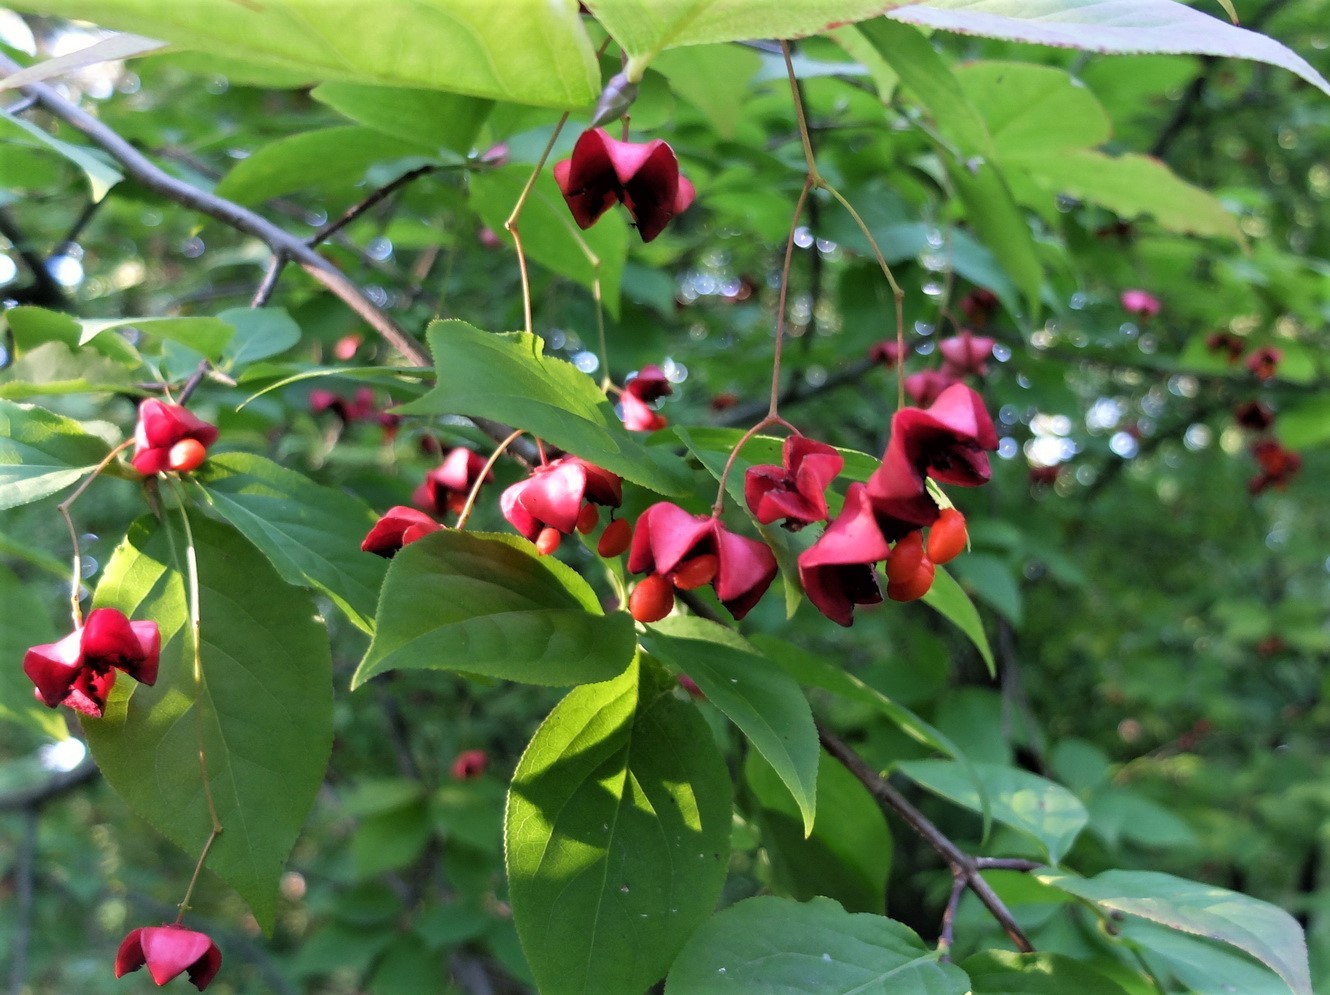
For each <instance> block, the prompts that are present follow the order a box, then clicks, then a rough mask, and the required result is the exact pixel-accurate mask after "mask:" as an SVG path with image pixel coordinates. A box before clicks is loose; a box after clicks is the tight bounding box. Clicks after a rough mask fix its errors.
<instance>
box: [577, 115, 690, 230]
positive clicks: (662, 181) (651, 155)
mask: <svg viewBox="0 0 1330 995" xmlns="http://www.w3.org/2000/svg"><path fill="white" fill-rule="evenodd" d="M554 181H555V182H556V183H557V184H558V185H559V190H560V191H561V192H562V193H563V199H564V200H565V201H566V202H567V203H568V210H569V211H571V212H572V215H573V220H575V221H576V222H577V224H578V227H580V228H590V227H591V226H592V225H594V224H595V223H596V221H597V220H599V218H600V216H601V215H602V214H604V213H605V212H606V211H608V210H609V209H610V208H611V207H613V206H614V205H615V204H616V203H621V204H623V206H624V207H626V208H627V209H628V213H629V214H630V215H631V216H632V218H633V223H634V224H635V225H637V231H638V234H640V235H641V236H642V241H643V242H650V241H651V240H652V239H653V238H655V237H656V236H657V235H659V234H660V233H661V232H662V231H664V229H665V226H666V225H667V224H669V223H670V219H671V218H673V217H674V216H675V215H676V214H682V213H683V212H684V211H686V210H687V209H688V207H689V205H690V204H692V202H693V198H694V197H695V196H696V194H695V192H694V190H693V185H692V184H691V183H689V182H688V181H687V180H686V179H684V177H683V176H681V175H680V174H679V160H678V158H676V157H675V155H674V149H672V148H670V146H669V145H668V144H667V143H666V142H663V141H661V140H660V139H655V140H653V141H650V142H621V141H618V140H617V139H614V138H611V137H610V136H609V134H608V133H606V131H605V129H604V128H592V129H591V130H589V131H584V132H582V134H581V136H580V137H579V138H578V139H577V144H576V145H574V146H573V155H572V158H571V159H565V160H563V161H562V162H557V163H555V164H554Z"/></svg>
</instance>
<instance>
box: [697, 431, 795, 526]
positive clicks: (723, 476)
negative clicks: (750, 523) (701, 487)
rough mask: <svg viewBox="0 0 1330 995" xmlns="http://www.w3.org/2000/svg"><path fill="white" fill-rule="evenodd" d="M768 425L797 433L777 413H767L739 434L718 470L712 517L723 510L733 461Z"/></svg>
mask: <svg viewBox="0 0 1330 995" xmlns="http://www.w3.org/2000/svg"><path fill="white" fill-rule="evenodd" d="M768 425H782V426H784V427H785V428H787V429H789V430H790V431H791V432H792V433H794V434H795V435H798V434H799V430H798V429H797V428H795V427H794V426H793V425H791V424H790V423H789V422H787V421H786V420H785V419H784V418H781V417H780V416H779V415H767V416H766V417H765V418H763V419H762V420H761V421H760V422H758V423H757V424H756V425H754V426H753V427H752V428H750V429H749V430H748V431H747V432H745V433H744V434H743V435H741V436H740V437H739V441H738V442H736V443H735V444H734V448H733V449H731V450H730V457H729V459H727V460H726V461H725V468H724V469H723V470H721V472H720V484H719V486H718V487H717V489H716V502H715V504H713V505H712V506H711V514H712V515H713V516H714V517H716V518H719V517H720V514H721V512H723V511H724V510H725V482H726V481H727V480H729V477H730V470H731V469H733V467H734V461H735V460H736V459H738V458H739V453H740V452H741V451H742V450H743V447H744V446H746V445H747V444H748V440H749V439H751V438H752V437H753V436H755V435H757V433H758V432H760V431H762V429H764V428H766V427H767V426H768Z"/></svg>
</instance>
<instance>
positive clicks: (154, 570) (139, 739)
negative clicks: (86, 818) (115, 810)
mask: <svg viewBox="0 0 1330 995" xmlns="http://www.w3.org/2000/svg"><path fill="white" fill-rule="evenodd" d="M167 521H168V523H169V524H168V525H166V526H163V525H162V524H161V523H159V522H157V521H156V520H155V519H150V518H144V519H140V520H139V521H138V522H137V523H135V525H134V526H133V528H131V529H130V532H129V535H128V536H127V537H126V538H125V540H124V542H122V543H121V544H120V546H119V547H117V549H116V551H115V554H114V555H113V556H112V557H111V561H110V562H109V563H108V564H107V565H106V571H105V573H104V574H103V577H102V581H101V583H100V584H99V585H98V587H97V593H96V596H95V599H94V600H95V603H96V604H97V606H98V607H114V608H118V609H120V610H121V611H122V612H124V613H125V614H126V615H129V616H130V617H131V618H134V619H149V620H152V621H154V622H156V623H157V625H158V627H159V628H160V630H161V634H162V656H161V671H160V673H159V675H158V678H157V683H156V684H155V685H154V686H152V687H147V686H146V685H140V684H135V683H134V682H133V681H132V680H130V679H129V678H125V677H122V678H121V679H120V680H119V681H118V682H117V683H116V686H115V690H114V692H113V694H112V696H111V699H110V701H109V702H108V703H107V707H106V716H105V718H103V719H101V720H85V721H84V723H83V728H84V732H85V733H86V734H87V737H88V744H89V745H90V746H91V747H92V752H93V755H94V756H95V757H96V759H97V764H98V766H99V767H101V769H102V773H103V774H105V775H106V779H107V780H108V781H110V782H111V785H112V787H114V788H115V789H116V791H117V792H119V794H120V795H121V796H122V797H123V798H124V799H125V801H126V802H128V803H129V806H130V808H131V809H133V810H134V812H135V813H136V814H138V815H139V816H140V817H142V818H144V819H146V820H147V821H148V822H150V823H152V825H153V826H155V827H156V828H157V829H158V830H159V831H161V832H162V833H163V834H164V835H165V836H166V837H167V838H168V839H170V840H171V841H172V842H173V843H175V844H176V845H177V846H179V847H181V848H182V849H183V850H184V851H185V852H186V853H188V854H191V855H197V854H198V852H199V850H200V848H201V847H202V846H203V843H204V841H205V840H206V839H207V837H208V830H209V827H210V822H209V818H208V808H207V804H206V802H205V800H204V795H203V792H202V791H201V790H200V786H201V783H202V781H201V774H200V769H199V743H200V738H201V741H202V743H203V747H204V749H205V751H206V756H207V766H208V779H209V783H210V784H211V786H212V796H213V799H214V801H215V802H216V806H217V815H218V817H219V819H220V820H221V824H222V830H223V831H222V833H221V835H220V836H218V837H217V841H216V843H215V844H214V845H213V848H212V851H211V852H210V853H209V855H208V864H207V866H208V869H209V870H210V871H212V872H213V873H214V874H216V875H217V876H218V877H220V878H221V879H222V880H223V881H225V882H226V883H227V884H229V885H231V887H233V888H235V889H236V891H238V892H239V893H240V896H241V897H242V898H243V899H244V900H245V901H246V902H247V903H248V905H249V907H250V910H251V911H252V912H253V913H254V917H255V918H256V919H257V920H258V921H259V923H260V925H262V926H263V927H264V929H265V930H271V929H272V925H273V918H274V916H275V914H276V910H277V883H278V878H279V877H280V875H281V871H282V864H283V862H284V861H285V860H286V857H287V854H289V853H290V851H291V847H292V845H293V844H294V843H295V840H296V836H297V834H298V833H299V832H300V827H301V826H302V825H303V823H304V821H305V816H306V814H307V813H308V812H309V808H310V806H311V805H312V804H313V802H314V796H315V794H316V793H317V792H318V789H319V785H320V784H321V783H322V782H323V773H324V769H325V767H326V766H327V762H328V754H329V751H330V749H331V747H332V681H331V662H330V659H329V650H328V637H327V634H326V632H325V630H324V628H323V626H322V625H321V624H320V623H319V621H318V619H317V617H316V615H315V613H314V606H313V604H311V603H310V600H309V597H308V596H307V595H305V594H304V593H303V592H301V591H298V590H296V589H294V588H292V587H289V586H287V585H286V584H284V583H283V582H282V579H281V578H280V577H279V576H278V575H277V573H276V572H275V571H274V570H273V569H272V567H271V566H269V565H268V562H267V561H266V560H265V559H264V558H263V557H262V556H260V555H259V554H258V553H257V552H256V551H255V550H254V548H253V547H251V546H250V545H249V544H248V543H247V542H245V540H244V539H243V538H242V537H241V536H240V535H238V534H237V533H236V532H234V531H232V530H231V529H229V528H227V527H226V526H224V525H220V524H217V523H215V522H212V521H210V520H208V519H206V518H203V517H198V516H191V522H192V526H193V533H194V541H195V550H196V554H197V558H198V572H199V601H200V609H201V635H202V638H201V646H202V649H201V677H200V678H199V679H198V680H197V681H196V679H195V674H194V664H193V651H192V640H191V638H190V635H189V624H188V618H189V616H188V609H187V599H186V593H185V592H186V583H185V579H184V576H183V574H182V573H181V569H182V568H183V564H184V563H185V553H186V549H185V540H184V534H183V532H184V530H183V528H182V527H181V523H180V520H179V516H178V515H176V514H174V513H171V514H169V515H168V519H167ZM168 529H169V530H170V531H169V532H168V531H167V530H168Z"/></svg>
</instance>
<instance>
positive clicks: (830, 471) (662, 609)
mask: <svg viewBox="0 0 1330 995" xmlns="http://www.w3.org/2000/svg"><path fill="white" fill-rule="evenodd" d="M639 379H640V378H639ZM996 447H997V433H996V431H995V429H994V427H993V422H992V420H991V419H990V418H989V416H988V412H987V411H986V410H985V408H984V405H983V402H982V401H981V400H980V398H979V395H978V394H976V393H975V392H974V391H973V390H972V389H970V388H969V387H967V386H966V385H965V384H961V383H957V384H953V385H951V386H950V387H948V388H947V389H946V390H944V391H943V392H942V393H941V394H940V395H939V396H938V398H937V399H936V400H935V401H934V402H933V403H932V404H931V405H930V406H929V407H928V408H915V407H907V408H902V409H901V410H899V411H897V412H896V414H895V415H894V416H893V418H892V431H891V440H890V442H889V444H888V446H887V450H886V452H885V453H884V455H883V458H882V463H881V465H880V466H879V467H878V468H877V470H876V471H875V472H874V473H873V474H872V476H871V477H869V479H868V482H867V483H860V482H855V483H852V484H850V486H849V490H848V493H847V495H846V498H845V502H844V506H843V507H842V509H841V512H840V514H839V515H838V516H837V517H836V518H835V519H834V520H833V521H831V522H830V524H829V525H828V526H827V529H826V532H825V533H824V534H823V535H822V536H821V537H820V538H819V539H818V540H817V541H816V542H814V543H813V544H812V545H811V546H810V547H808V548H807V549H806V550H804V552H803V553H802V554H801V555H800V556H799V575H800V579H801V581H802V583H803V586H804V590H805V592H806V593H807V595H808V597H809V600H810V601H812V603H813V604H814V606H816V607H817V609H818V610H819V611H821V612H822V614H824V615H826V616H827V617H828V618H830V619H832V620H833V621H835V622H838V623H840V624H841V625H849V624H850V623H851V621H852V620H853V610H854V607H855V606H856V605H866V604H875V603H879V602H881V601H882V592H881V588H880V586H879V584H878V580H877V575H876V572H875V570H874V564H876V563H879V562H885V564H886V573H887V581H888V583H887V596H888V597H890V598H892V599H894V600H897V601H910V600H914V599H915V598H919V597H922V596H923V595H924V594H925V593H926V592H927V591H928V589H929V587H930V586H931V584H932V581H933V577H934V573H935V564H938V563H944V562H946V561H947V560H949V559H951V558H952V557H954V556H956V555H957V554H958V553H959V552H960V551H961V550H962V549H963V548H964V547H965V545H966V541H967V538H966V532H965V523H964V518H963V517H962V516H961V515H960V513H959V512H957V511H956V510H955V509H954V508H951V507H950V506H948V505H946V503H945V500H943V502H942V503H939V500H938V497H936V496H935V495H937V494H940V492H939V491H937V490H936V488H935V487H934V486H932V484H930V482H933V483H936V484H954V485H957V486H962V487H971V486H975V485H978V484H982V483H984V482H986V481H987V480H988V479H989V476H990V467H989V462H988V452H989V451H990V450H993V449H995V448H996ZM843 467H844V459H843V457H842V456H841V455H840V453H839V452H837V451H836V450H835V449H834V448H832V447H831V446H828V445H826V444H825V443H822V442H818V441H816V440H813V439H809V438H807V437H806V436H802V435H792V436H790V437H788V438H787V439H786V440H785V444H784V447H783V450H782V464H781V465H780V466H775V465H771V466H754V467H750V468H749V469H748V471H747V474H746V477H745V481H744V495H745V498H746V503H747V505H748V509H749V511H750V512H751V513H752V515H753V517H754V518H755V519H756V520H757V521H759V522H761V523H763V524H773V523H775V522H782V524H783V525H784V527H785V528H787V529H789V530H790V531H798V530H800V529H802V528H804V527H806V526H808V525H811V524H814V523H817V522H825V521H827V520H828V519H829V517H830V515H829V511H828V506H827V497H826V493H827V489H828V488H829V487H830V485H831V483H832V481H834V480H835V479H836V477H837V476H838V475H839V474H840V472H841V470H842V468H843ZM484 468H485V463H484V461H483V460H482V459H481V458H480V456H479V455H478V454H476V453H473V452H471V451H470V450H467V449H464V448H459V449H455V450H453V452H452V453H450V454H449V456H448V457H447V459H445V460H444V464H443V466H441V467H439V469H438V470H435V471H434V472H433V473H431V475H430V477H429V478H428V480H427V484H426V485H424V490H423V491H418V492H417V494H418V498H423V499H425V500H427V501H428V502H429V504H430V506H432V507H434V508H436V509H437V508H444V507H446V508H449V509H451V510H456V508H457V507H458V503H459V501H461V500H462V499H463V497H464V495H466V494H468V493H470V491H471V490H472V489H473V488H475V487H477V486H478V484H479V483H480V474H481V473H482V472H484ZM445 478H446V479H445ZM622 487H623V485H622V481H621V480H620V478H619V477H618V476H617V475H616V474H613V473H611V472H609V471H608V470H605V469H603V468H601V467H598V466H596V465H594V464H592V463H589V462H588V461H586V460H584V459H581V458H580V457H578V456H573V455H565V456H560V457H558V458H556V459H553V460H549V461H548V462H545V463H543V464H541V465H540V466H537V467H536V468H535V469H534V470H533V471H532V472H531V475H530V476H529V477H527V478H526V479H525V480H521V481H519V482H518V483H516V484H513V485H512V486H511V487H509V488H507V489H506V490H505V491H504V492H503V494H502V495H501V496H500V499H499V506H500V508H501V509H502V511H503V515H504V517H505V518H506V519H507V520H508V522H509V523H510V524H511V525H512V526H513V528H515V529H516V530H517V531H518V532H519V533H520V534H521V535H523V536H525V537H526V538H527V539H530V540H531V541H532V542H533V543H535V546H536V549H537V551H538V552H540V553H541V554H542V555H544V554H549V553H552V552H553V551H554V550H555V549H557V548H558V546H559V543H560V541H561V540H562V538H563V537H564V536H566V535H570V534H572V533H573V531H574V530H576V531H579V532H581V533H582V534H584V535H585V534H589V533H591V532H592V531H593V530H594V529H595V528H596V527H597V525H598V523H599V512H598V510H597V508H598V507H608V508H611V509H614V508H618V507H619V506H620V504H621V503H622V497H623V495H622ZM442 527H443V526H442V525H441V524H440V523H439V522H438V521H436V520H435V519H434V518H432V517H431V516H430V515H428V514H426V513H425V512H423V511H420V510H417V509H414V508H408V507H405V506H398V507H396V508H392V509H390V510H389V511H388V512H387V513H386V514H385V515H384V516H383V517H382V518H381V519H380V520H379V521H378V522H377V523H376V524H375V525H374V527H373V528H372V529H371V530H370V532H369V534H368V535H366V537H365V539H364V542H363V543H362V545H361V548H362V549H364V550H366V551H367V552H372V553H377V554H379V555H381V556H388V557H390V556H393V555H394V554H395V553H396V552H397V551H398V550H399V549H401V548H402V546H404V545H406V544H407V543H410V542H412V541H414V540H416V539H419V538H420V537H422V536H424V535H428V534H429V533H430V532H433V531H436V530H438V529H440V528H442ZM925 528H927V529H929V534H928V540H927V543H926V544H925V542H924V534H923V530H924V529H925ZM596 549H597V552H598V553H599V554H600V555H601V556H603V557H613V556H619V555H621V554H623V553H624V552H627V553H628V572H629V573H631V574H638V575H644V576H643V579H642V580H641V581H639V582H638V584H637V585H636V586H635V587H634V589H633V591H632V594H631V595H630V597H629V602H628V608H629V610H630V611H631V612H632V614H633V617H634V618H636V619H637V620H638V621H641V622H654V621H658V620H660V619H662V618H664V617H665V616H666V615H668V614H669V613H670V611H671V610H673V607H674V601H675V593H676V592H678V591H691V590H693V589H695V588H699V587H704V586H707V585H710V586H711V587H712V589H713V590H714V591H715V594H716V597H717V599H718V600H719V601H720V603H721V604H722V605H723V606H724V607H725V608H726V609H727V610H728V611H729V612H730V614H731V615H732V616H733V617H734V618H735V619H742V618H743V617H744V616H745V615H746V614H747V613H748V612H749V611H751V610H752V608H753V607H754V606H755V605H756V604H757V603H758V601H759V600H760V599H761V597H762V595H763V594H764V593H765V592H766V590H767V588H768V587H769V586H770V585H771V582H772V580H773V579H774V578H775V576H776V573H777V565H776V557H775V555H774V554H773V553H772V551H771V549H770V548H769V547H768V546H767V545H766V543H764V542H762V541H760V540H758V539H752V538H748V537H746V536H743V535H739V534H738V533H736V532H733V531H731V530H730V529H729V528H727V527H726V526H725V525H724V524H723V523H722V522H721V521H720V519H719V517H718V516H716V515H715V514H712V515H693V514H690V513H689V512H687V511H685V510H684V509H683V508H680V507H679V506H678V505H675V504H672V503H670V502H667V501H662V502H658V503H656V504H653V505H651V506H650V507H649V508H647V509H646V511H644V512H643V513H642V515H641V516H640V517H639V518H638V519H637V522H636V523H635V524H634V525H632V526H631V527H630V526H629V524H628V522H627V521H626V520H625V519H621V518H615V517H613V512H611V518H610V521H609V523H608V524H607V525H606V527H605V529H604V531H603V532H602V534H601V536H600V539H599V541H598V542H597V545H596Z"/></svg>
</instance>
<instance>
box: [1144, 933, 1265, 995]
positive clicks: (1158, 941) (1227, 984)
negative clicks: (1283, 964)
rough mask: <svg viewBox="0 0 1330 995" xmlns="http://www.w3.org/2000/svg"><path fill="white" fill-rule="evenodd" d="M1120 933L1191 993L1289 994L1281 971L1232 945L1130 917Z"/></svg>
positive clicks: (1198, 994)
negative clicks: (1276, 971)
mask: <svg viewBox="0 0 1330 995" xmlns="http://www.w3.org/2000/svg"><path fill="white" fill-rule="evenodd" d="M1121 935H1122V938H1123V939H1124V940H1126V941H1127V942H1128V943H1131V944H1133V945H1135V946H1137V947H1139V948H1141V949H1142V950H1143V951H1144V952H1145V953H1146V954H1147V955H1149V956H1150V958H1151V960H1152V961H1156V960H1157V961H1162V962H1163V963H1164V964H1165V965H1166V966H1167V968H1168V970H1169V971H1170V972H1171V973H1172V974H1173V976H1174V977H1176V978H1177V979H1178V981H1180V982H1182V983H1183V984H1184V985H1186V986H1187V990H1188V992H1190V993H1191V995H1233V993H1235V992H1239V993H1241V995H1289V986H1288V983H1287V982H1285V981H1283V980H1282V979H1281V978H1280V977H1279V975H1277V974H1275V973H1274V972H1273V971H1271V970H1270V969H1269V968H1267V967H1265V966H1263V965H1261V964H1258V963H1257V962H1256V961H1254V960H1252V959H1251V958H1250V957H1248V956H1246V955H1245V954H1241V953H1238V952H1237V951H1235V950H1234V949H1233V948H1232V947H1222V946H1218V945H1216V944H1214V943H1210V942H1208V941H1206V940H1198V939H1196V938H1195V937H1193V936H1188V935H1187V934H1186V933H1178V932H1175V931H1174V930H1171V929H1165V928H1164V927H1163V926H1156V925H1154V924H1153V923H1148V922H1141V921H1140V920H1130V921H1128V922H1127V923H1126V924H1125V925H1124V926H1123V927H1122V934H1121Z"/></svg>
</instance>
